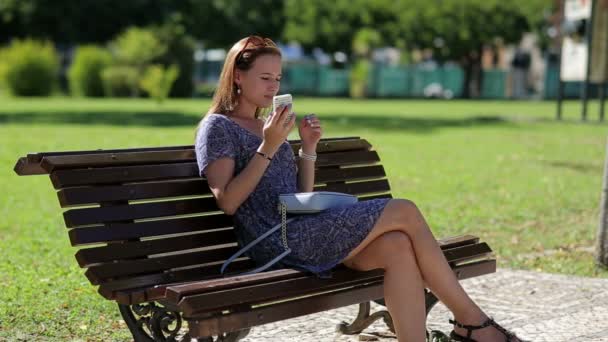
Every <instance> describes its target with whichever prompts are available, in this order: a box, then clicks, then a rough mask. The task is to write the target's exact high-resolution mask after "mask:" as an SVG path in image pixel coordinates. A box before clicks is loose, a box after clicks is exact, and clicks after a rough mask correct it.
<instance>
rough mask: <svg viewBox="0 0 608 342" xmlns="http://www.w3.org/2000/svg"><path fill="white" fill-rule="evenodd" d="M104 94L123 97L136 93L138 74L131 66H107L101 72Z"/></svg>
mask: <svg viewBox="0 0 608 342" xmlns="http://www.w3.org/2000/svg"><path fill="white" fill-rule="evenodd" d="M101 80H102V83H103V90H104V94H105V95H106V96H110V97H125V96H131V97H133V96H136V95H137V94H138V83H139V74H138V72H137V70H136V69H135V68H134V67H131V66H109V67H107V68H105V69H104V70H103V71H102V72H101Z"/></svg>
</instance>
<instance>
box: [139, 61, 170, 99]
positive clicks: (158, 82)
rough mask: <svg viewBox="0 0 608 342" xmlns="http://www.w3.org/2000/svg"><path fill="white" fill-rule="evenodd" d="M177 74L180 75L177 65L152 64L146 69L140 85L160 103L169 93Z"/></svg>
mask: <svg viewBox="0 0 608 342" xmlns="http://www.w3.org/2000/svg"><path fill="white" fill-rule="evenodd" d="M177 76H179V68H178V67H177V65H171V66H170V67H168V68H165V67H163V66H162V65H158V64H156V65H152V66H149V67H148V68H147V69H146V72H145V73H144V76H143V77H142V79H141V81H140V82H139V86H140V87H141V89H143V90H145V91H146V92H148V94H149V95H150V96H151V97H153V98H154V99H155V100H156V101H157V102H158V103H162V102H163V101H164V100H165V99H166V98H167V96H168V95H169V91H170V90H171V86H172V85H173V83H175V80H176V79H177Z"/></svg>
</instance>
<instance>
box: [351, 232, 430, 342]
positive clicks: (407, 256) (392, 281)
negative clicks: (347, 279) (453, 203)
mask: <svg viewBox="0 0 608 342" xmlns="http://www.w3.org/2000/svg"><path fill="white" fill-rule="evenodd" d="M345 264H346V265H347V266H348V267H350V268H353V269H356V270H360V271H368V270H372V269H376V268H382V269H384V300H385V302H386V306H387V308H388V310H389V312H390V313H391V317H392V318H393V325H394V327H395V332H396V333H397V339H398V340H399V341H408V342H409V341H413V342H424V340H425V326H426V308H425V303H424V295H423V294H424V283H423V281H422V276H421V275H420V270H419V269H418V264H417V263H416V256H415V254H414V249H413V246H412V242H411V241H410V238H409V237H408V236H407V235H406V234H404V233H402V232H399V231H392V232H388V233H386V234H382V235H381V236H379V237H378V238H377V239H375V240H374V241H372V242H371V243H370V244H368V245H367V246H366V247H365V248H364V249H363V250H362V251H361V252H360V253H359V254H357V255H356V256H355V257H354V258H351V259H350V261H349V262H347V263H345Z"/></svg>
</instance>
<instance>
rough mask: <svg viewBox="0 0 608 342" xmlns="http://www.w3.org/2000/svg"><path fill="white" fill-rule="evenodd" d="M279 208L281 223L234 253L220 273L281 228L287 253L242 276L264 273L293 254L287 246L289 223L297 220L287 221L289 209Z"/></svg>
mask: <svg viewBox="0 0 608 342" xmlns="http://www.w3.org/2000/svg"><path fill="white" fill-rule="evenodd" d="M279 208H280V210H281V223H279V224H277V225H276V226H274V227H272V228H271V229H270V230H268V231H267V232H266V233H264V234H262V235H260V236H259V237H258V238H257V239H255V240H253V241H251V242H250V243H249V244H247V246H245V247H243V248H241V249H240V250H239V251H238V252H236V253H234V255H232V256H231V257H230V258H228V260H226V261H225V262H224V264H223V265H222V268H221V269H220V273H221V274H224V271H225V270H226V267H228V264H230V263H231V262H233V261H234V259H236V258H238V257H239V256H241V255H242V254H243V253H245V252H247V251H248V250H250V249H251V248H252V247H253V246H255V245H257V244H258V243H259V242H260V241H262V240H264V239H265V238H267V237H268V236H269V235H270V234H272V233H274V232H276V231H277V230H278V229H279V228H281V230H282V232H281V238H282V240H283V246H284V247H285V251H284V252H283V253H281V254H279V255H278V256H277V257H275V258H274V259H272V260H270V261H269V262H267V263H266V264H264V265H262V266H260V267H258V268H254V269H253V270H250V271H247V272H244V273H240V274H241V275H246V274H253V273H258V272H262V271H264V270H265V269H267V268H268V267H270V266H272V265H274V264H276V263H277V262H278V261H280V260H281V259H283V258H284V257H285V256H287V254H289V253H291V248H289V247H288V246H287V223H289V222H291V221H293V220H294V219H295V218H290V219H289V220H287V219H286V218H287V207H286V206H285V204H283V203H280V204H279Z"/></svg>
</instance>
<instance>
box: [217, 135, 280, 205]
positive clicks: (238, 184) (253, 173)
mask: <svg viewBox="0 0 608 342" xmlns="http://www.w3.org/2000/svg"><path fill="white" fill-rule="evenodd" d="M257 150H258V151H259V152H262V153H264V154H266V155H269V156H273V155H274V154H275V152H276V149H275V148H269V147H268V146H265V144H264V142H262V144H261V145H260V147H259V148H258V149H257ZM268 165H270V160H268V159H266V158H264V157H263V156H261V155H259V154H257V153H256V154H255V155H254V156H253V158H251V160H249V163H248V164H247V166H246V167H245V168H244V169H243V171H241V173H239V174H238V175H237V176H235V177H233V176H232V175H233V174H234V160H233V159H229V158H222V159H218V160H216V161H213V162H212V163H211V164H209V165H208V166H207V171H206V175H207V182H208V184H209V188H210V189H211V192H213V196H215V199H216V201H217V205H218V206H219V207H220V209H222V211H224V213H226V214H228V215H234V213H235V212H236V210H237V209H238V208H239V207H240V206H241V204H243V202H245V200H246V199H247V197H249V195H250V194H251V193H252V192H253V190H254V189H255V187H256V186H257V185H258V183H259V182H260V179H262V176H263V175H264V172H266V169H267V168H268Z"/></svg>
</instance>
